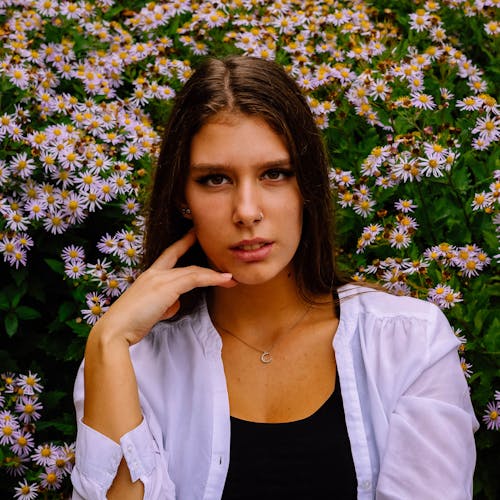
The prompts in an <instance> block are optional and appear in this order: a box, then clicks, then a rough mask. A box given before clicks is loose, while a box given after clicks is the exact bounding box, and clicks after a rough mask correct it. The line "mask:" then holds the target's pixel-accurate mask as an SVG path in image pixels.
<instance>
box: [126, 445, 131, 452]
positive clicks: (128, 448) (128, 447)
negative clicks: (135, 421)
mask: <svg viewBox="0 0 500 500" xmlns="http://www.w3.org/2000/svg"><path fill="white" fill-rule="evenodd" d="M127 451H128V452H130V453H132V445H131V444H129V445H128V446H127Z"/></svg>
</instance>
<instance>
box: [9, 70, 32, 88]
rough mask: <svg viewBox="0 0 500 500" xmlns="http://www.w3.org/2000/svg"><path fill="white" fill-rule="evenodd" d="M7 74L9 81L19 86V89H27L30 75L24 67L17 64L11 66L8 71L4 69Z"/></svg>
mask: <svg viewBox="0 0 500 500" xmlns="http://www.w3.org/2000/svg"><path fill="white" fill-rule="evenodd" d="M6 73H7V76H8V77H9V80H10V81H11V83H13V84H14V85H16V86H17V87H19V88H20V89H27V88H28V87H29V84H30V75H29V72H28V71H27V69H26V68H24V67H23V66H21V65H19V64H17V65H13V66H11V67H10V68H9V69H8V71H6Z"/></svg>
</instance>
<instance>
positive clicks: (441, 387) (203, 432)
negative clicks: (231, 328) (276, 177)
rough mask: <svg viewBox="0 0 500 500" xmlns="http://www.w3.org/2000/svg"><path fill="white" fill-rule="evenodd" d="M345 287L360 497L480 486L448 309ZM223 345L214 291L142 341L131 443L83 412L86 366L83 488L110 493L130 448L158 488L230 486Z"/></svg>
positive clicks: (154, 493)
mask: <svg viewBox="0 0 500 500" xmlns="http://www.w3.org/2000/svg"><path fill="white" fill-rule="evenodd" d="M339 295H340V297H341V314H340V321H339V325H338V328H337V332H336V334H335V336H334V341H333V348H334V350H335V358H336V363H337V370H338V374H339V382H340V385H341V390H342V398H343V404H344V409H345V415H346V425H347V430H348V434H349V439H350V443H351V449H352V455H353V460H354V465H355V469H356V476H357V480H358V499H373V498H377V499H380V500H389V499H394V500H396V499H398V500H404V499H412V500H414V499H417V500H420V499H425V500H432V499H436V500H437V499H440V500H441V499H443V498H447V499H448V500H455V499H456V500H466V499H470V498H472V476H473V472H474V465H475V459H476V453H475V446H474V438H473V432H474V431H475V430H477V428H478V426H479V425H478V422H477V420H476V418H475V416H474V411H473V408H472V405H471V401H470V396H469V389H468V386H467V383H466V381H465V377H464V374H463V370H462V368H461V366H460V362H459V358H458V353H457V345H458V344H459V341H458V340H457V338H456V337H455V335H454V334H453V332H452V330H451V328H450V326H449V324H448V321H447V320H446V318H445V316H444V315H443V313H442V312H441V311H440V310H439V309H438V308H437V307H436V306H434V305H432V304H430V303H428V302H424V301H421V300H417V299H413V298H409V297H395V296H392V295H389V294H387V293H383V292H379V291H376V290H373V289H370V288H364V287H357V286H354V287H353V286H344V287H342V288H341V289H340V290H339ZM221 349H222V341H221V338H220V336H219V334H218V333H217V331H216V330H215V328H214V326H213V324H212V323H211V321H210V317H209V315H208V311H207V306H206V303H205V302H202V303H201V304H200V305H199V307H198V309H197V310H196V311H195V312H194V313H192V314H191V315H189V316H185V317H183V318H181V319H179V320H178V321H176V322H173V323H169V322H161V323H158V324H157V325H156V326H155V327H154V328H153V329H152V331H151V332H150V333H149V334H148V335H147V336H146V337H145V338H144V339H143V340H142V341H141V342H139V343H138V344H136V345H134V346H132V347H131V349H130V352H131V357H132V361H133V365H134V369H135V372H136V376H137V382H138V386H139V393H140V401H141V407H142V412H143V416H144V418H143V421H142V423H141V424H140V425H139V426H138V427H136V428H135V429H133V430H132V431H130V432H128V433H127V434H125V435H124V436H123V437H122V438H121V441H120V444H117V443H115V442H114V441H112V440H111V439H109V438H107V437H106V436H104V435H102V434H100V433H99V432H97V431H96V430H94V429H92V428H90V427H88V426H86V425H85V424H84V423H82V421H81V418H82V415H83V399H84V386H83V366H82V367H80V371H79V373H78V376H77V379H76V384H75V392H74V398H75V406H76V412H77V418H78V436H77V444H76V464H75V468H74V469H73V473H72V481H73V486H74V493H73V499H81V498H84V499H89V500H90V499H92V500H94V499H95V500H98V499H105V498H106V492H107V490H108V489H109V487H110V486H111V483H112V481H113V478H114V477H115V475H116V471H117V468H118V465H119V463H120V461H121V458H122V456H124V457H125V460H126V462H127V465H128V467H129V469H130V473H131V477H132V480H137V479H140V480H141V481H142V482H143V483H144V486H145V494H144V498H145V499H147V500H153V499H154V500H156V499H161V500H173V499H177V500H219V499H220V498H221V495H222V492H223V488H224V482H225V479H226V474H227V470H228V465H229V449H230V414H229V401H228V393H227V388H226V379H225V375H224V368H223V363H222V357H221ZM334 453H335V450H332V454H334Z"/></svg>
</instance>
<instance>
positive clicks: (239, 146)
mask: <svg viewBox="0 0 500 500" xmlns="http://www.w3.org/2000/svg"><path fill="white" fill-rule="evenodd" d="M286 159H289V153H288V148H287V146H286V144H285V140H284V139H283V137H282V136H281V135H279V134H277V133H276V132H275V131H274V130H273V129H272V128H271V127H270V126H269V124H268V123H267V122H266V121H265V120H264V119H262V118H260V117H257V116H248V115H243V114H232V115H223V116H216V117H215V118H214V119H211V120H210V121H208V122H207V123H205V124H204V125H203V126H202V127H201V129H200V130H199V131H198V132H197V133H196V134H195V135H194V137H193V139H192V141H191V147H190V165H191V166H193V165H197V164H212V163H213V164H214V165H216V164H223V165H240V164H241V165H254V164H255V165H258V164H262V163H268V162H270V161H277V160H286Z"/></svg>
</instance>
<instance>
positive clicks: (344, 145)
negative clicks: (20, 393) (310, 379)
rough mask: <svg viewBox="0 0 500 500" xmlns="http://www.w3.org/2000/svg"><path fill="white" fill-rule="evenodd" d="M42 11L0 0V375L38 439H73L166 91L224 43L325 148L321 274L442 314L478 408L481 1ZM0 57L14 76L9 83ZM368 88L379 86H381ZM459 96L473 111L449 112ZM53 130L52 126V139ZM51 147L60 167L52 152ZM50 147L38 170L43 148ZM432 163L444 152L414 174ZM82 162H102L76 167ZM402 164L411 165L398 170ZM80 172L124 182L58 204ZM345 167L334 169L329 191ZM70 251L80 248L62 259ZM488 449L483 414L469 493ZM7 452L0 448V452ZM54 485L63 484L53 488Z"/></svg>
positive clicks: (497, 284)
mask: <svg viewBox="0 0 500 500" xmlns="http://www.w3.org/2000/svg"><path fill="white" fill-rule="evenodd" d="M28 3H29V2H28ZM52 3H53V4H54V9H55V10H54V12H49V13H47V12H41V11H40V9H41V7H40V5H39V4H35V3H33V5H31V6H30V8H28V7H25V6H24V5H25V2H21V3H19V2H14V1H7V2H5V4H6V6H5V10H3V11H2V13H0V39H1V41H2V43H1V44H0V63H1V65H0V130H3V129H2V128H1V127H5V130H6V132H4V131H2V132H0V144H1V148H0V255H1V256H2V257H3V260H4V262H1V263H0V277H1V279H0V325H2V331H1V332H0V338H1V346H2V347H1V348H0V367H1V371H3V372H16V373H27V372H28V371H29V370H31V371H32V372H36V373H37V374H38V375H39V376H40V377H41V378H42V379H43V384H44V386H45V388H46V390H45V392H44V394H43V401H44V419H43V421H41V422H38V423H37V436H38V438H39V439H40V440H41V442H43V441H56V442H58V443H62V442H63V441H68V442H69V441H71V440H72V439H73V438H74V435H75V423H74V415H73V408H72V401H71V393H72V385H73V381H74V377H75V375H76V371H77V369H78V365H79V363H80V360H81V359H82V357H83V351H84V345H85V340H86V337H87V335H88V332H89V329H90V324H91V323H92V322H93V321H95V320H96V319H97V318H98V317H99V316H100V315H101V314H102V312H103V311H105V310H106V308H107V307H108V306H109V304H110V302H111V301H112V300H114V297H115V296H116V293H115V291H116V289H117V288H116V287H117V286H118V287H121V288H119V290H122V289H124V288H125V287H126V286H127V285H128V283H130V282H131V281H133V278H134V271H133V269H131V268H136V267H137V265H138V262H139V260H140V250H139V249H140V241H141V237H142V234H141V220H140V218H138V217H137V216H138V214H139V213H140V211H136V210H135V208H133V209H126V208H124V206H126V205H127V203H129V204H131V205H133V206H134V207H135V206H136V205H137V208H140V207H141V206H142V205H143V204H144V203H145V201H146V199H147V196H148V192H147V186H148V184H149V180H150V178H151V174H152V172H153V170H154V162H155V159H156V157H157V154H158V150H159V145H160V136H161V131H162V127H163V125H164V124H165V121H166V119H167V117H168V114H169V112H170V109H171V106H172V100H171V99H172V97H173V96H174V94H175V92H176V91H178V90H179V89H180V88H181V87H182V84H183V82H184V81H185V80H186V79H187V78H188V77H189V75H190V73H191V71H192V68H193V67H195V66H196V64H197V63H198V62H199V61H200V59H202V58H203V57H205V56H206V55H214V56H226V55H229V54H234V53H246V54H249V55H257V56H260V57H270V58H275V59H276V60H277V61H278V62H279V63H280V64H282V65H283V66H284V67H285V68H286V69H287V70H288V71H290V73H291V74H292V75H293V76H294V78H296V79H297V81H298V82H299V85H301V87H302V89H303V91H304V93H305V94H306V96H307V98H308V99H309V102H310V104H311V109H312V111H313V113H314V115H315V117H316V120H317V123H318V125H319V126H320V127H321V128H322V130H323V133H324V138H325V144H326V146H327V149H328V152H329V154H330V157H331V167H332V172H331V173H332V186H333V188H334V189H333V202H334V203H336V204H337V205H338V210H337V218H338V229H337V241H338V251H339V267H340V268H341V269H342V270H343V271H344V272H346V273H348V274H350V275H352V276H353V279H356V280H365V279H368V280H378V281H379V282H380V283H381V284H382V285H383V286H385V287H387V288H388V289H390V290H391V291H393V292H394V293H407V294H410V295H414V296H417V297H420V298H423V299H428V300H433V301H434V302H436V303H437V304H438V305H439V306H440V307H442V308H443V309H445V311H446V313H447V315H448V317H449V319H450V322H451V323H452V325H453V326H454V327H455V328H456V329H458V328H459V329H461V332H462V335H463V336H464V337H465V339H466V341H467V342H466V343H464V344H462V346H461V348H460V355H461V356H462V357H463V361H464V365H463V366H464V369H467V365H471V366H472V368H471V369H472V374H471V376H470V378H469V382H470V385H471V391H472V399H473V403H474V405H475V408H476V412H477V416H478V418H479V419H481V418H482V416H483V415H484V414H485V408H486V404H487V403H488V402H491V401H492V400H493V398H494V391H495V390H498V389H499V379H500V368H499V367H500V363H499V355H500V320H499V301H498V296H499V293H500V281H499V279H498V257H496V258H495V254H498V252H499V250H498V229H499V220H498V199H499V192H500V174H499V170H500V165H499V149H498V147H496V145H497V143H498V136H497V137H495V136H494V135H488V130H489V129H488V127H490V126H491V124H493V125H494V127H493V128H495V129H497V128H498V126H499V124H498V119H497V118H492V117H493V116H494V115H495V113H494V111H493V110H497V111H498V104H497V103H496V100H495V98H494V96H496V95H498V88H497V87H496V82H498V73H499V69H498V68H499V64H498V38H499V37H498V27H497V28H496V29H497V31H496V33H490V32H488V30H490V31H491V29H492V28H490V27H489V23H494V20H495V19H496V17H495V16H496V15H497V9H496V8H494V7H492V6H484V5H483V3H482V2H467V3H457V2H452V1H447V0H443V1H439V2H434V3H435V8H434V7H432V4H433V2H427V3H424V2H417V4H415V3H414V2H410V1H397V2H396V1H379V0H376V1H374V2H366V3H365V2H340V3H339V4H338V5H337V4H333V3H332V2H322V1H320V2H317V1H315V2H313V1H306V2H302V3H301V2H298V3H294V2H291V3H290V8H291V11H290V12H289V13H288V14H287V15H286V16H284V17H285V20H283V19H282V18H281V17H280V16H279V14H280V13H279V12H276V9H275V10H274V11H273V8H272V4H271V3H265V2H263V3H262V5H261V4H257V5H253V6H251V7H248V8H246V7H242V6H240V5H238V4H237V3H236V2H235V3H234V4H233V3H230V2H226V6H225V9H224V10H222V9H221V10H218V11H217V10H216V9H214V8H213V5H212V3H210V2H202V3H200V4H199V5H196V7H194V6H191V8H186V9H184V10H182V9H180V10H179V11H175V6H174V3H173V2H163V3H155V2H145V1H142V0H127V1H124V2H110V3H111V5H108V6H106V5H104V4H103V3H100V2H99V1H95V2H94V1H90V2H87V3H85V4H82V5H85V6H86V7H85V9H82V10H81V11H79V13H78V16H76V17H72V16H71V15H70V13H69V12H68V11H66V12H63V10H62V5H63V3H64V2H59V1H54V2H52ZM180 4H181V3H180V2H179V5H180ZM299 4H300V9H299ZM71 5H75V6H76V5H77V4H71ZM78 5H80V4H78ZM78 8H81V6H80V7H78ZM194 9H196V14H197V15H196V16H195V15H193V14H194V13H193V10H194ZM301 9H302V10H303V13H304V15H302V12H299V10H301ZM278 10H279V9H278ZM328 15H330V16H333V17H332V18H331V20H330V21H325V19H327V17H326V16H328ZM418 17H421V20H420V21H419V19H418ZM420 22H421V23H422V24H419V23H420ZM419 26H420V27H421V26H423V28H422V29H420V27H419ZM492 26H493V28H494V25H493V24H492ZM437 28H442V30H443V33H444V35H443V36H441V35H440V34H439V33H438V32H436V29H437ZM377 44H379V47H377ZM47 46H48V48H47ZM379 49H380V50H379ZM56 56H60V57H61V58H62V59H63V60H65V61H66V62H67V63H68V65H69V67H70V70H71V71H67V68H64V66H63V64H62V63H61V61H57V60H56ZM65 58H66V59H65ZM18 66H20V68H18ZM16 68H17V69H18V70H20V71H21V70H22V71H21V73H22V72H23V71H25V72H26V75H27V83H23V80H22V78H21V77H19V78H18V79H17V80H16V75H15V72H16ZM21 76H22V75H21ZM416 80H421V81H419V82H417V81H416ZM311 82H313V84H311ZM377 82H378V84H379V85H381V84H382V83H383V84H384V85H385V87H386V90H385V91H383V92H382V93H380V92H381V90H380V89H379V90H377ZM155 89H156V90H155ZM158 89H160V90H161V92H160V90H158ZM155 92H156V93H155ZM377 92H379V95H377ZM422 94H424V96H423V97H422ZM426 96H427V97H426ZM421 98H423V101H422V100H419V99H421ZM467 99H472V101H473V102H474V103H475V105H474V106H473V109H464V108H463V103H464V102H465V101H467ZM87 113H88V114H89V115H90V116H87ZM495 116H496V115H495ZM488 118H490V119H491V120H490V122H491V123H488V124H487V125H485V124H484V123H483V125H481V123H482V122H481V120H483V121H484V120H486V121H487V120H488ZM495 120H496V121H495ZM9 121H11V122H12V123H8V122H9ZM101 121H103V122H104V123H107V125H106V126H101V125H100V123H101ZM16 127H17V128H18V129H19V130H20V134H17V135H16V133H17V132H19V130H18V131H16ZM55 129H57V131H58V132H57V133H58V134H63V135H64V134H66V133H68V134H69V137H70V138H69V139H67V140H66V141H63V142H62V143H58V139H57V134H56V135H54V130H55ZM108 134H111V135H108ZM484 137H486V138H488V137H490V138H491V140H486V141H485V140H484ZM488 141H489V142H488ZM61 144H63V145H64V148H63V149H64V151H66V148H67V149H68V151H69V153H70V154H71V153H74V154H75V156H76V160H77V161H76V163H71V161H74V160H71V158H69V159H68V157H63V156H62V155H63V153H60V151H59V149H58V147H60V146H61ZM131 145H132V146H138V148H139V150H138V151H133V150H132V151H131V150H130V149H128V148H129V147H130V146H131ZM54 150H56V151H59V152H57V153H54ZM430 150H432V151H430ZM48 152H49V153H50V152H52V153H53V155H54V156H55V158H54V159H53V160H54V162H53V163H50V161H49V162H47V160H45V159H44V158H45V157H44V154H47V153H48ZM22 154H26V158H25V160H27V161H28V162H29V161H32V163H33V168H32V171H30V172H29V175H24V173H23V172H24V171H23V168H29V167H27V166H26V165H24V164H22V161H21V164H20V163H19V162H18V161H17V160H16V161H15V160H14V159H15V158H18V155H22ZM433 155H437V157H439V158H440V160H439V161H438V163H439V162H441V161H442V160H443V159H446V160H447V161H448V163H440V164H439V165H438V166H437V167H436V169H435V170H431V167H429V170H425V169H426V168H427V167H425V166H424V165H427V164H428V163H429V160H431V159H432V158H434V156H433ZM99 160H103V161H104V166H102V165H101V166H99V164H98V163H93V162H96V161H99ZM108 160H109V163H106V162H107V161H108ZM408 164H412V165H413V167H414V168H415V169H416V170H415V172H413V171H412V170H408V169H406V170H405V168H406V166H407V165H408ZM402 165H404V166H402ZM91 168H93V169H94V170H93V171H94V173H95V177H96V178H97V181H96V184H98V185H102V184H106V183H108V184H109V183H111V182H113V179H114V177H113V176H116V175H119V176H121V178H122V182H123V183H124V185H125V186H126V191H120V190H119V189H118V187H117V186H115V187H113V189H112V191H113V190H114V191H113V197H112V198H111V199H106V198H105V197H104V195H102V193H101V198H99V201H100V203H99V204H98V205H97V206H93V205H92V204H91V200H90V198H88V197H87V199H86V200H85V201H84V202H83V201H81V200H80V201H78V202H77V204H78V203H81V204H82V207H83V208H82V212H81V213H80V212H78V213H79V214H80V217H76V216H74V212H71V207H70V206H69V204H68V201H67V200H69V199H70V197H71V196H73V195H82V194H85V195H87V194H88V192H89V188H88V185H85V184H79V185H76V181H75V179H76V178H79V179H81V178H82V177H83V176H85V174H86V173H87V171H88V170H89V169H91ZM432 168H434V167H432ZM411 172H413V173H411ZM343 175H345V176H348V177H349V178H350V179H351V180H350V181H349V182H345V183H344V181H343V180H342V176H343ZM405 176H406V177H405ZM68 177H69V179H70V181H71V182H68V180H67V179H68ZM65 179H66V181H65ZM351 181H352V182H351ZM30 192H31V194H29V193H30ZM33 192H34V193H35V195H34V194H33ZM36 193H37V194H36ZM483 194H484V196H483ZM37 196H38V198H40V199H43V200H44V203H45V202H47V204H49V202H50V203H53V205H51V206H56V207H65V208H64V210H65V211H64V210H63V209H62V208H61V210H63V211H62V212H61V221H62V222H61V221H59V222H58V223H59V224H61V223H62V224H63V226H64V227H62V228H61V227H60V226H58V225H57V224H56V223H50V224H48V219H49V218H50V215H51V212H50V209H48V208H47V206H46V205H43V206H42V207H41V211H42V212H43V216H40V217H39V218H37V217H35V216H34V211H33V210H32V209H31V208H30V207H29V201H30V200H33V199H34V198H37ZM481 196H483V198H486V201H484V200H483V202H484V203H483V202H481ZM51 197H54V198H55V201H54V202H52V201H50V199H51ZM75 199H76V198H75ZM400 200H406V201H411V202H412V203H413V204H414V208H412V209H411V210H412V211H409V212H407V213H406V212H404V211H403V210H402V209H397V208H396V205H395V204H397V203H398V202H399V201H400ZM127 210H128V211H127ZM14 212H15V213H17V214H18V215H19V217H21V223H22V224H21V225H23V224H24V226H26V227H25V228H24V229H20V228H19V227H18V226H16V224H17V223H18V222H16V220H15V219H13V218H12V217H13V216H12V213H14ZM73 216H74V217H73ZM405 216H406V219H405ZM408 217H410V218H414V219H415V222H416V223H417V226H415V227H413V225H412V224H413V223H412V221H411V220H409V219H408ZM495 217H496V218H495ZM49 222H50V221H49ZM46 224H47V225H46ZM405 224H406V226H405ZM370 231H371V233H370ZM397 231H402V232H403V233H404V234H403V236H401V238H402V240H401V241H398V240H397V234H396V233H397ZM29 239H31V240H32V242H31V243H30V242H29ZM106 241H107V242H108V243H109V246H108V247H106V245H105V242H106ZM98 244H100V247H99V249H98V248H97V245H98ZM70 245H73V246H78V247H81V248H82V251H84V253H85V256H84V257H82V258H81V259H80V258H79V259H80V260H79V259H76V258H74V259H73V260H72V259H71V258H69V257H67V255H68V252H70V250H68V249H69V247H70ZM16 252H17V253H16ZM64 252H66V254H65V255H66V257H65V258H62V256H61V254H62V253H64ZM127 252H128V253H127ZM103 255H104V257H103ZM73 267H75V269H73ZM76 268H81V272H80V270H78V269H76ZM71 273H73V274H71ZM70 276H73V277H74V279H72V278H70ZM499 405H500V403H499ZM499 444H500V443H499V431H498V430H487V429H486V427H485V425H483V426H482V428H481V429H480V431H479V432H478V434H477V446H478V466H477V469H476V479H475V497H476V498H477V499H483V498H484V499H493V498H498V497H499V495H500V485H499V484H498V480H497V477H496V474H497V472H496V463H497V461H498V445H499ZM7 456H8V452H7V451H6V450H5V449H4V447H2V446H0V464H4V465H5V464H6V462H5V458H6V457H7ZM451 459H452V457H450V460H451ZM39 473H40V471H39V470H29V471H28V472H27V473H26V478H27V479H28V480H30V481H38V479H39ZM0 484H1V485H0V494H2V497H7V496H8V495H11V494H12V487H13V485H14V484H17V482H16V480H12V479H10V478H9V477H8V476H7V475H6V474H4V472H3V471H2V470H0ZM68 489H69V485H68V482H67V481H66V483H64V484H63V486H62V487H61V492H62V493H64V492H65V491H68ZM43 495H44V498H56V497H57V495H58V493H55V492H54V493H50V492H47V491H46V492H44V493H43ZM51 495H52V496H51Z"/></svg>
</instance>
